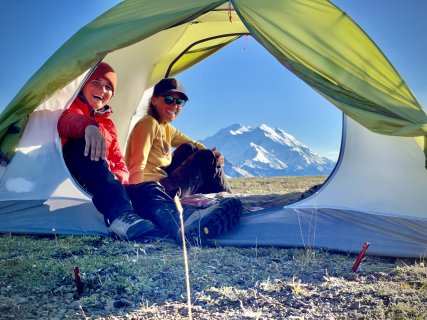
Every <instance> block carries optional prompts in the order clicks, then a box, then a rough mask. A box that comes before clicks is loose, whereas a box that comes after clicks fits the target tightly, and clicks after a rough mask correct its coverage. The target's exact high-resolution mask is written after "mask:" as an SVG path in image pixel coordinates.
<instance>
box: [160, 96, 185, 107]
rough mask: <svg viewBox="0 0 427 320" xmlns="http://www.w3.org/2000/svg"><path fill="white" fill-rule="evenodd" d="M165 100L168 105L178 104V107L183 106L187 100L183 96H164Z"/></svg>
mask: <svg viewBox="0 0 427 320" xmlns="http://www.w3.org/2000/svg"><path fill="white" fill-rule="evenodd" d="M163 100H164V101H165V103H166V104H167V105H169V106H170V105H173V104H176V105H177V106H178V107H183V106H184V104H185V102H186V101H185V100H184V99H181V98H174V97H172V96H163Z"/></svg>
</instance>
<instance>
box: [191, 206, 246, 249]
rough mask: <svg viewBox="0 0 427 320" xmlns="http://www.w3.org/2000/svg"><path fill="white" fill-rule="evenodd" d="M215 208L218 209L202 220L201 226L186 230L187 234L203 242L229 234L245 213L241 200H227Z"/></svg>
mask: <svg viewBox="0 0 427 320" xmlns="http://www.w3.org/2000/svg"><path fill="white" fill-rule="evenodd" d="M215 206H218V208H215V209H213V212H212V214H210V215H208V216H207V217H204V218H202V220H201V221H200V225H199V226H197V227H194V228H192V229H190V230H186V234H190V235H191V238H196V239H197V240H199V241H203V240H205V239H208V238H212V237H215V236H217V235H220V234H222V233H224V232H227V231H228V230H230V229H231V228H232V227H234V226H235V225H236V224H237V223H238V222H239V220H240V216H241V214H242V211H243V204H242V202H241V201H240V200H239V199H236V198H230V199H226V200H223V201H222V202H220V203H219V204H217V205H215ZM189 240H190V239H189Z"/></svg>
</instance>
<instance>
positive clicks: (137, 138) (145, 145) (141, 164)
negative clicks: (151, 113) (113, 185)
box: [128, 117, 158, 183]
mask: <svg viewBox="0 0 427 320" xmlns="http://www.w3.org/2000/svg"><path fill="white" fill-rule="evenodd" d="M157 130H158V125H156V120H154V119H153V118H151V117H144V118H142V119H141V120H140V121H139V122H138V123H137V124H136V125H135V127H134V128H133V130H132V134H131V137H130V139H129V141H128V143H129V144H130V146H129V148H128V150H130V154H129V155H128V157H129V158H128V159H129V161H128V167H129V171H130V183H140V182H143V181H144V170H145V167H146V166H147V161H148V157H149V155H150V151H151V148H152V146H153V143H154V139H155V138H156V131H157Z"/></svg>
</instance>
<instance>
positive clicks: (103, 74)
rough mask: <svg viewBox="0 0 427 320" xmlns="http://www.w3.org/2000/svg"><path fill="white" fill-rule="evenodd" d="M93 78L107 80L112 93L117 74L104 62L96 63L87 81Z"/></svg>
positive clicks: (115, 84)
mask: <svg viewBox="0 0 427 320" xmlns="http://www.w3.org/2000/svg"><path fill="white" fill-rule="evenodd" d="M93 79H105V80H107V81H108V82H109V83H110V85H111V87H112V88H113V93H114V92H115V91H116V86H117V75H116V72H115V71H114V69H113V68H112V67H111V66H110V65H109V64H108V63H105V62H101V63H100V64H98V66H97V67H96V69H95V70H93V72H92V74H91V75H90V77H89V79H88V80H87V82H89V81H91V80H93Z"/></svg>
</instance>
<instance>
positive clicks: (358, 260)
mask: <svg viewBox="0 0 427 320" xmlns="http://www.w3.org/2000/svg"><path fill="white" fill-rule="evenodd" d="M368 247H369V242H365V244H364V245H363V247H362V250H360V252H359V255H358V256H357V258H356V261H354V264H353V268H352V270H353V272H356V271H357V268H359V264H360V262H361V261H362V259H363V257H364V256H365V252H366V250H368Z"/></svg>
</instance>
